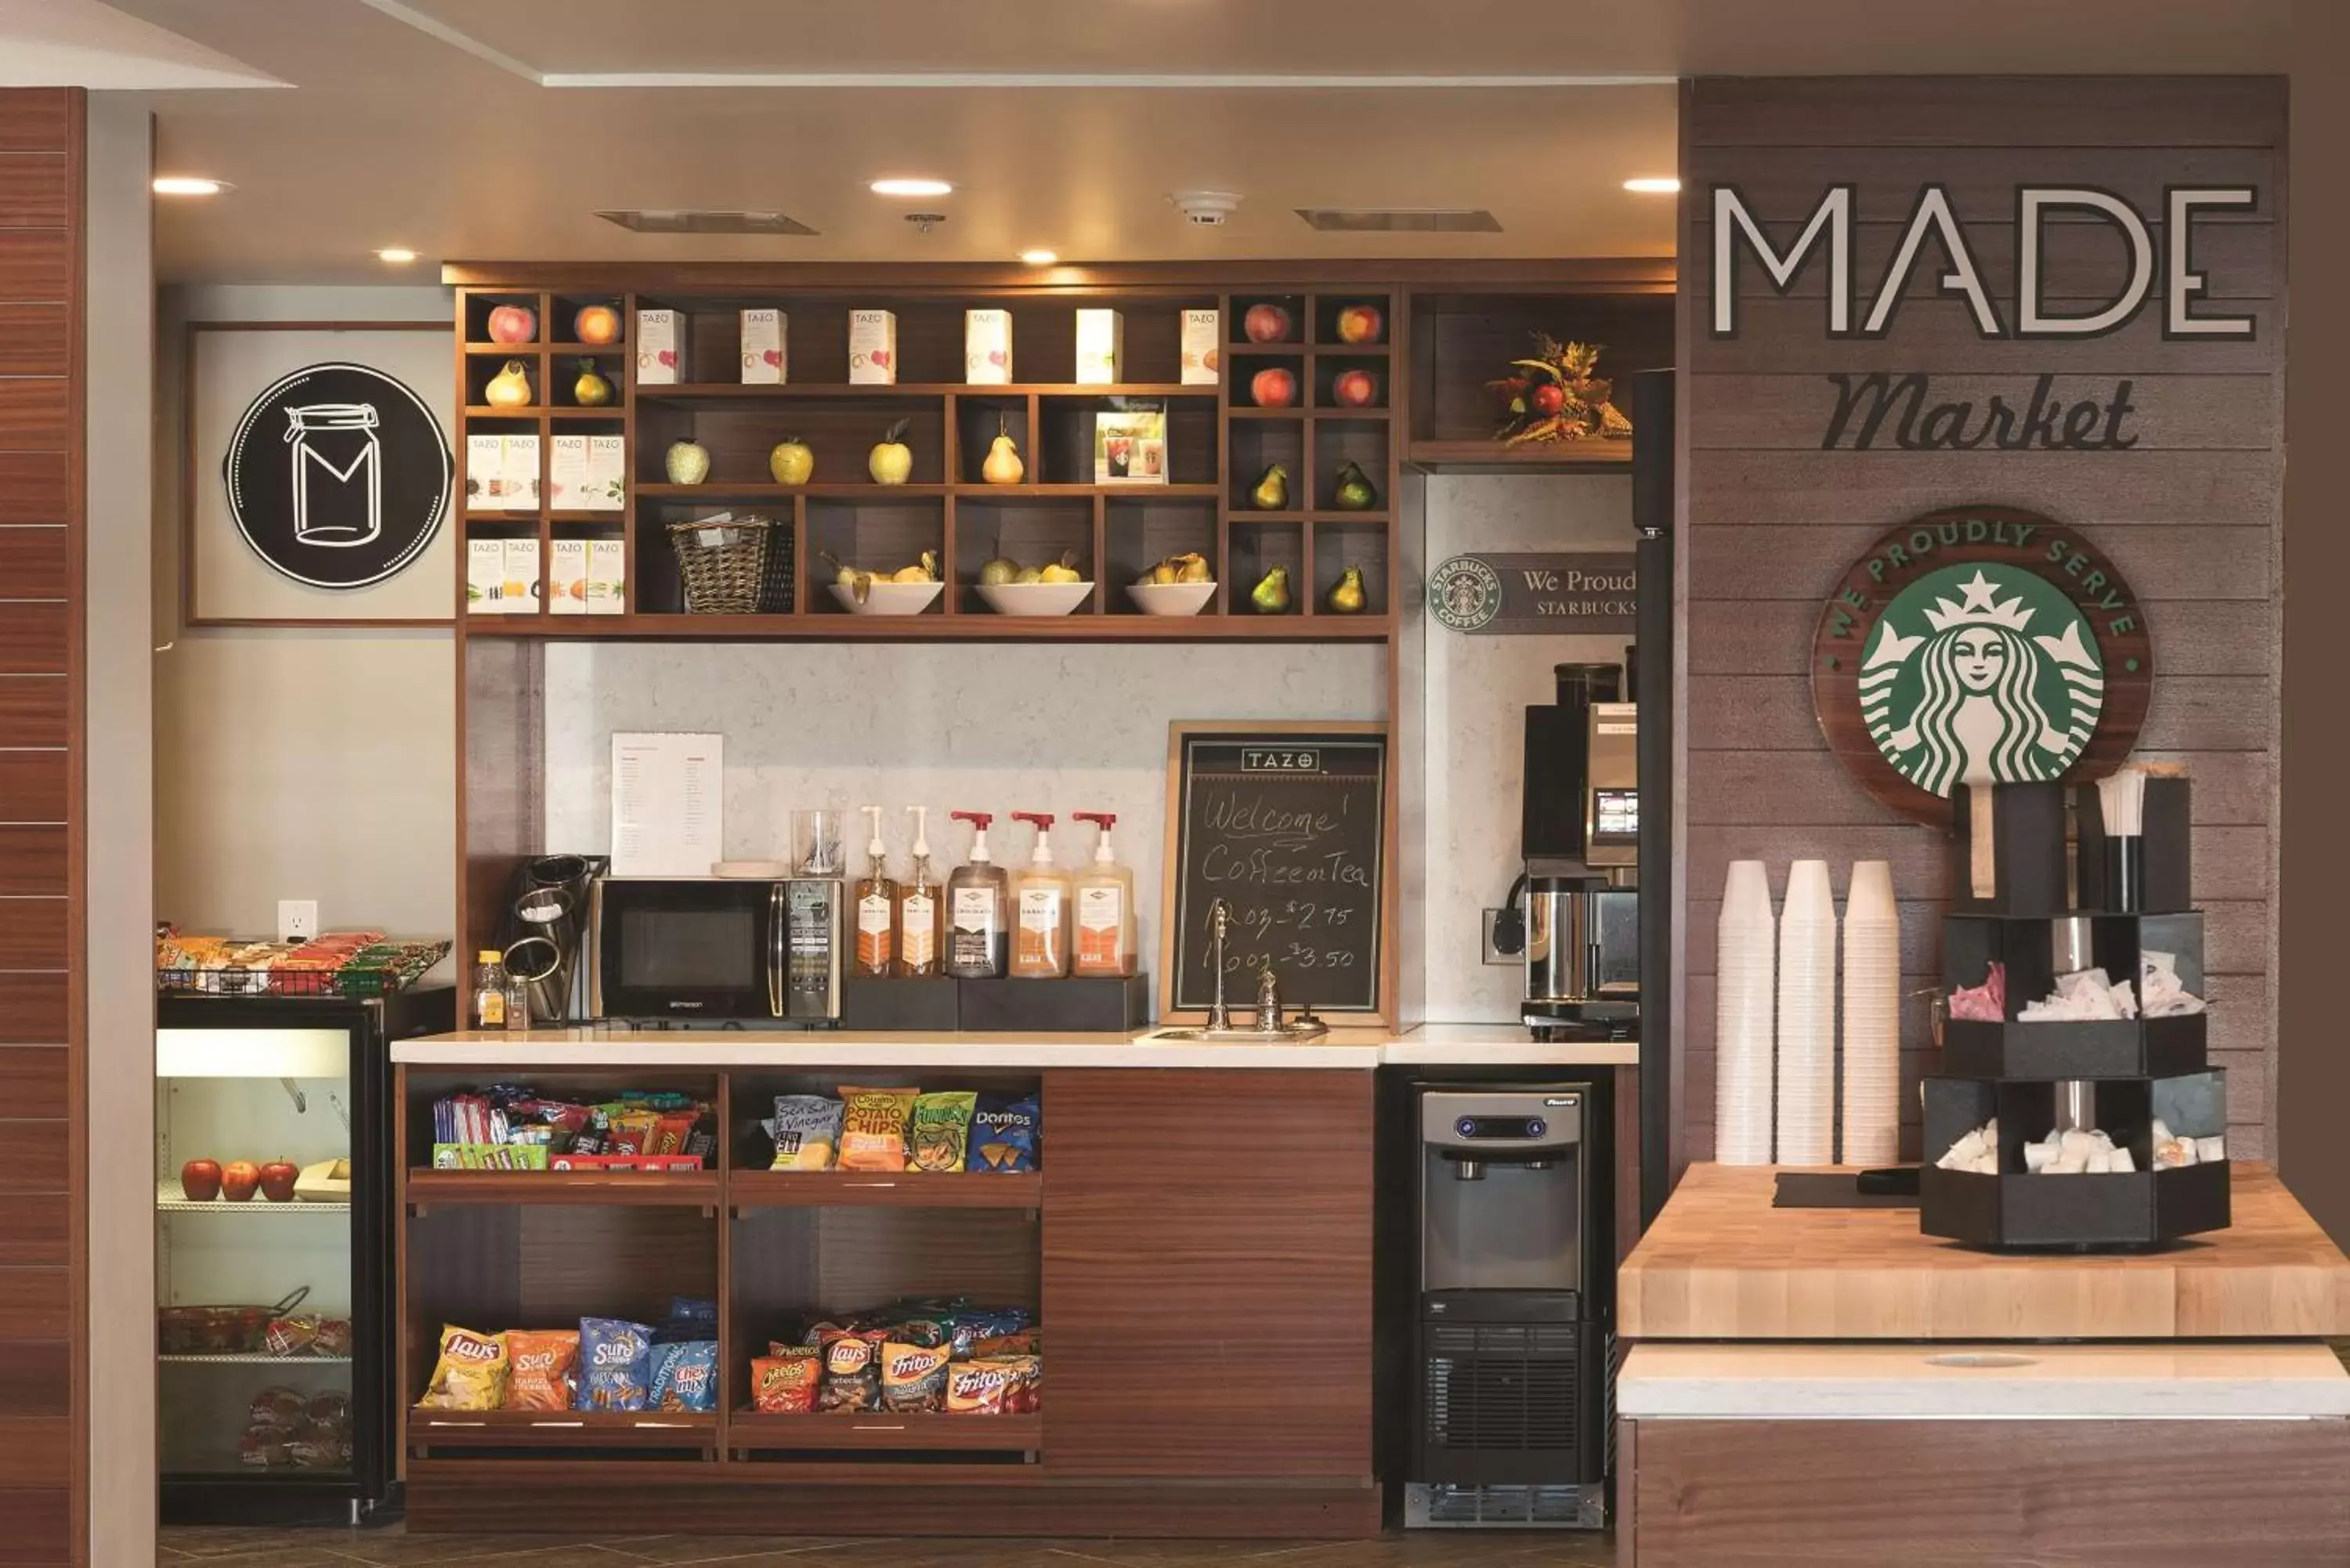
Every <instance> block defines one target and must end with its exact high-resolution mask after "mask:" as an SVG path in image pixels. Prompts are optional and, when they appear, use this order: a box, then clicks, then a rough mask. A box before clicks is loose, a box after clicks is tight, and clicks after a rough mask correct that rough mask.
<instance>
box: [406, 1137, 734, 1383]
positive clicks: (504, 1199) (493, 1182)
mask: <svg viewBox="0 0 2350 1568" xmlns="http://www.w3.org/2000/svg"><path fill="white" fill-rule="evenodd" d="M722 1190H723V1184H722V1182H721V1180H720V1178H719V1174H718V1172H716V1171H714V1170H699V1171H686V1172H681V1173H677V1174H650V1173H641V1172H633V1171H599V1170H435V1169H433V1168H430V1167H425V1166H414V1167H411V1168H410V1169H409V1172H408V1179H407V1183H406V1189H405V1191H404V1193H403V1198H404V1199H405V1201H406V1202H407V1204H408V1206H409V1207H410V1208H411V1209H421V1208H426V1207H431V1206H436V1205H442V1204H452V1203H573V1204H589V1205H597V1206H604V1207H623V1206H643V1207H660V1206H664V1205H665V1206H668V1207H671V1208H686V1209H709V1208H713V1207H715V1206H716V1205H717V1202H718V1199H719V1195H720V1193H721V1191H722ZM598 1413H604V1414H608V1413H609V1412H592V1411H581V1412H579V1414H582V1415H590V1414H598ZM624 1413H625V1412H624Z"/></svg>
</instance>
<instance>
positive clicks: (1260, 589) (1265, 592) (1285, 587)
mask: <svg viewBox="0 0 2350 1568" xmlns="http://www.w3.org/2000/svg"><path fill="white" fill-rule="evenodd" d="M1249 603H1251V604H1253V605H1254V606H1255V607H1256V611H1257V614H1259V615H1286V614H1288V613H1289V568H1288V567H1287V566H1275V567H1274V569H1273V570H1271V571H1269V572H1267V573H1266V574H1265V575H1264V578H1263V581H1262V582H1260V583H1258V584H1257V586H1256V587H1253V588H1251V589H1250V590H1249Z"/></svg>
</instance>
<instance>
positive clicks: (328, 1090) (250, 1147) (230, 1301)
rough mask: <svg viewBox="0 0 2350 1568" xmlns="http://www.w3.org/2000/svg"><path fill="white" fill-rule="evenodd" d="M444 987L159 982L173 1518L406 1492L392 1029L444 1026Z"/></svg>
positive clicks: (350, 1512) (160, 1176) (159, 1358)
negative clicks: (374, 989) (312, 993)
mask: <svg viewBox="0 0 2350 1568" xmlns="http://www.w3.org/2000/svg"><path fill="white" fill-rule="evenodd" d="M452 995H453V993H452V992H451V991H450V990H448V989H447V988H445V987H435V988H433V989H430V990H418V991H410V992H398V993H394V994H392V995H389V996H383V997H369V998H346V997H340V996H318V997H307V996H301V997H295V996H274V995H262V996H208V995H172V994H167V995H164V996H161V997H159V998H158V999H157V1008H156V1017H157V1029H156V1037H155V1289H156V1397H157V1416H158V1444H159V1448H160V1452H159V1454H158V1461H159V1462H158V1469H159V1470H160V1472H161V1485H162V1497H161V1510H162V1517H163V1520H164V1521H165V1522H167V1523H275V1522H296V1521H321V1522H325V1521H333V1522H341V1521H351V1522H359V1521H363V1520H364V1519H366V1518H367V1517H368V1516H369V1514H371V1513H373V1512H375V1511H378V1510H380V1509H381V1508H383V1507H384V1506H385V1505H386V1504H387V1503H388V1502H390V1501H391V1500H392V1494H393V1487H394V1478H395V1471H396V1463H395V1461H396V1458H397V1454H398V1449H397V1448H396V1446H395V1441H396V1439H395V1430H394V1414H395V1403H396V1402H395V1400H394V1397H393V1390H392V1387H391V1381H392V1376H393V1373H392V1366H393V1357H392V1355H391V1354H390V1334H391V1324H392V1323H393V1304H394V1303H393V1294H392V1293H393V1290H394V1282H393V1276H394V1272H395V1271H394V1266H393V1256H392V1247H393V1245H394V1242H393V1237H394V1235H395V1234H396V1232H395V1230H394V1228H393V1222H392V1221H393V1216H392V1214H391V1210H390V1205H391V1195H392V1190H393V1186H392V1168H391V1163H390V1161H391V1158H392V1153H391V1149H390V1141H391V1139H390V1115H391V1061H390V1043H391V1042H392V1041H394V1040H400V1039H407V1038H410V1037H411V1036H413V1035H417V1034H425V1033H435V1032H439V1031H443V1030H446V1029H448V1028H450V1027H451V1026H452V1021H453V1012H454V1009H453V1003H452Z"/></svg>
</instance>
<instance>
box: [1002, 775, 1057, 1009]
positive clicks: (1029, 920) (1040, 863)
mask: <svg viewBox="0 0 2350 1568" xmlns="http://www.w3.org/2000/svg"><path fill="white" fill-rule="evenodd" d="M1012 820H1013V821H1014V822H1024V823H1027V824H1029V825H1030V826H1033V827H1035V829H1036V848H1035V853H1034V854H1032V855H1031V856H1029V857H1028V865H1027V867H1025V868H1024V869H1023V870H1019V871H1015V872H1014V873H1013V874H1012V978H1013V979H1014V980H1061V979H1064V978H1066V976H1067V974H1068V972H1069V874H1068V873H1067V872H1066V871H1064V870H1062V869H1061V868H1060V867H1057V866H1055V865H1054V864H1053V839H1052V833H1053V818H1052V815H1050V814H1049V813H1046V812H1041V811H1015V812H1014V813H1013V814H1012Z"/></svg>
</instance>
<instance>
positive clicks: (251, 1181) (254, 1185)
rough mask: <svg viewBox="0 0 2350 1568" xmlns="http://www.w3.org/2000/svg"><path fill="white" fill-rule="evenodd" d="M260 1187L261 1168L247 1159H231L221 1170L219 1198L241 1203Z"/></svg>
mask: <svg viewBox="0 0 2350 1568" xmlns="http://www.w3.org/2000/svg"><path fill="white" fill-rule="evenodd" d="M260 1186H261V1168H260V1167H258V1166H256V1165H255V1164H254V1163H253V1161H251V1160H249V1159H232V1160H230V1161H229V1162H228V1164H227V1165H225V1166H224V1167H223V1168H222V1169H221V1196H222V1197H223V1198H225V1199H228V1200H229V1201H230V1202H231V1203H243V1202H244V1201H245V1200H246V1199H249V1198H251V1197H252V1196H253V1195H254V1193H255V1190H256V1189H259V1188H260Z"/></svg>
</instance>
